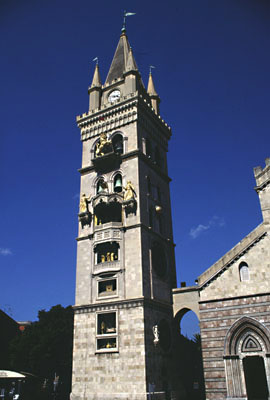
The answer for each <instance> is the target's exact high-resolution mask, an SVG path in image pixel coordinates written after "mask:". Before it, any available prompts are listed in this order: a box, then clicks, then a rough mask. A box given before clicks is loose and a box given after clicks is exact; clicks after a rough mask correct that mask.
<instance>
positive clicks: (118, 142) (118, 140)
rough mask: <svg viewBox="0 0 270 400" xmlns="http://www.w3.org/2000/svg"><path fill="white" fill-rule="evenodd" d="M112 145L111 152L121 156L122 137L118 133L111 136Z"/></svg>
mask: <svg viewBox="0 0 270 400" xmlns="http://www.w3.org/2000/svg"><path fill="white" fill-rule="evenodd" d="M112 145H113V151H114V152H115V153H116V154H123V152H124V146H123V136H122V135H121V134H120V133H117V134H116V135H114V136H113V138H112Z"/></svg>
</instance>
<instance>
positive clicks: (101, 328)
mask: <svg viewBox="0 0 270 400" xmlns="http://www.w3.org/2000/svg"><path fill="white" fill-rule="evenodd" d="M100 331H101V334H102V335H103V334H104V333H106V324H105V322H104V321H102V322H101V324H100Z"/></svg>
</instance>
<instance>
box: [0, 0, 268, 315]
mask: <svg viewBox="0 0 270 400" xmlns="http://www.w3.org/2000/svg"><path fill="white" fill-rule="evenodd" d="M124 9H127V10H128V11H132V12H136V13H137V14H136V16H134V17H130V18H129V19H128V21H127V34H128V38H129V41H130V43H131V45H132V48H133V51H134V54H135V58H136V61H137V64H138V66H139V69H140V72H141V74H142V77H143V80H144V82H145V83H147V77H148V71H149V65H154V66H155V67H156V68H155V69H154V70H153V77H154V82H155V86H156V90H157V91H158V93H159V95H160V97H161V115H162V117H163V118H164V119H165V120H166V121H167V123H168V124H169V125H170V126H171V127H172V131H173V136H172V139H171V142H170V151H169V153H168V160H169V175H170V177H171V178H172V183H171V201H172V210H173V218H174V240H175V243H176V261H177V272H178V281H179V282H180V281H186V282H187V284H188V285H190V284H194V280H195V279H196V278H197V276H198V275H200V274H201V273H202V272H203V271H204V270H205V269H206V268H208V267H209V266H210V265H211V264H212V263H214V262H215V261H216V260H217V259H218V258H220V257H221V256H222V255H223V254H224V253H225V252H226V251H228V250H229V249H230V248H232V247H233V246H234V245H235V244H236V243H237V242H238V241H240V240H241V239H242V238H243V237H244V236H245V235H246V234H247V233H249V232H250V231H251V230H252V229H253V228H255V227H256V225H257V224H259V223H260V222H261V213H260V209H259V202H258V198H257V194H256V193H255V191H254V190H253V187H254V186H255V182H254V179H253V170H252V169H253V167H255V166H257V165H264V159H265V158H266V157H268V156H270V147H269V126H270V115H269V104H270V82H269V71H270V53H269V44H270V43H269V42H270V24H269V18H270V3H269V1H268V0H267V1H266V0H259V1H258V0H219V1H216V0H208V1H203V0H189V1H182V0H178V1H172V0H168V1H167V2H164V1H162V2H161V1H152V0H149V1H135V0H134V1H128V0H125V1H124V0H119V1H114V2H112V1H109V0H104V1H102V2H91V1H89V0H88V1H86V0H79V1H77V2H74V1H70V0H65V1H64V0H46V1H45V0H39V1H34V0H24V1H23V2H22V1H19V0H18V1H15V0H2V1H1V5H0V15H1V17H0V18H1V23H0V47H1V52H0V54H1V78H0V79H1V108H0V114H1V115H0V117H1V118H0V126H1V147H0V163H1V169H0V175H1V181H2V190H1V197H0V204H1V236H0V273H1V275H0V276H1V291H0V308H2V309H4V310H6V311H7V312H9V313H10V314H11V315H12V316H13V317H14V318H15V319H17V320H34V319H35V318H36V316H37V312H38V310H40V309H48V308H50V307H51V306H52V305H55V304H58V303H61V304H63V305H69V304H74V287H75V265H76V241H75V238H76V235H77V212H78V201H79V199H78V193H79V183H80V177H79V174H78V172H77V169H78V168H79V167H80V162H81V143H80V137H79V130H78V129H77V127H76V123H75V117H76V115H78V114H81V113H83V112H85V111H87V107H88V95H87V87H88V85H89V83H90V82H91V79H92V74H93V70H94V63H93V62H92V59H93V58H94V57H96V56H98V57H99V63H100V71H101V77H102V80H103V81H104V79H105V77H106V74H107V72H108V69H109V66H110V62H111V60H112V57H113V53H114V50H115V48H116V45H117V42H118V39H119V35H120V30H121V24H122V13H123V10H124Z"/></svg>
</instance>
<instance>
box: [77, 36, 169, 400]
mask: <svg viewBox="0 0 270 400" xmlns="http://www.w3.org/2000/svg"><path fill="white" fill-rule="evenodd" d="M88 93H89V98H90V105H89V111H88V112H86V113H84V114H82V115H80V116H78V117H77V124H78V127H79V129H80V133H81V141H82V147H83V152H82V166H81V168H80V170H79V172H80V175H81V192H80V210H79V232H78V238H77V244H78V246H77V273H76V303H75V306H74V311H75V322H74V323H75V328H74V329H75V331H74V349H73V378H72V379H73V382H72V394H71V398H72V400H86V399H87V400H92V399H93V400H94V399H95V400H105V399H108V400H109V399H110V400H112V399H126V400H132V399H134V400H135V399H136V400H146V399H147V393H148V392H149V391H150V392H151V393H154V392H160V394H159V397H158V398H159V399H165V397H166V393H167V392H168V390H169V389H171V382H170V373H169V363H170V357H171V353H172V346H171V342H172V320H173V313H172V288H173V287H175V286H176V272H175V260H174V243H173V234H172V221H171V206H170V189H169V182H170V178H169V177H168V172H167V158H166V157H167V155H166V153H167V149H168V141H169V139H170V136H171V129H170V128H169V126H168V125H167V124H166V123H165V122H164V120H163V119H162V118H161V116H160V114H159V101H160V99H159V96H158V94H157V93H156V90H155V87H154V83H153V77H152V75H151V74H150V77H149V83H148V89H147V90H146V88H145V87H144V84H143V81H142V79H141V75H140V73H139V70H138V67H137V64H136V61H135V59H134V56H133V53H132V50H131V47H130V45H129V42H128V38H127V35H126V32H125V30H123V31H122V33H121V36H120V39H119V43H118V45H117V48H116V51H115V54H114V57H113V60H112V63H111V66H110V69H109V72H108V75H107V78H106V81H105V83H104V85H102V84H101V79H100V75H99V69H98V65H96V68H95V71H94V76H93V81H92V84H91V86H90V87H89V89H88Z"/></svg>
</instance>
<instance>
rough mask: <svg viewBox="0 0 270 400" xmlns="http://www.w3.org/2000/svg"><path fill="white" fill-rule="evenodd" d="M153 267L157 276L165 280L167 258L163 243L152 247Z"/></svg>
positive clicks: (156, 243)
mask: <svg viewBox="0 0 270 400" xmlns="http://www.w3.org/2000/svg"><path fill="white" fill-rule="evenodd" d="M151 251H152V265H153V269H154V270H155V272H156V274H157V276H158V277H159V278H160V279H164V278H165V277H166V274H167V257H166V253H165V250H164V247H163V245H162V244H161V243H158V242H155V243H154V244H153V246H152V249H151Z"/></svg>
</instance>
